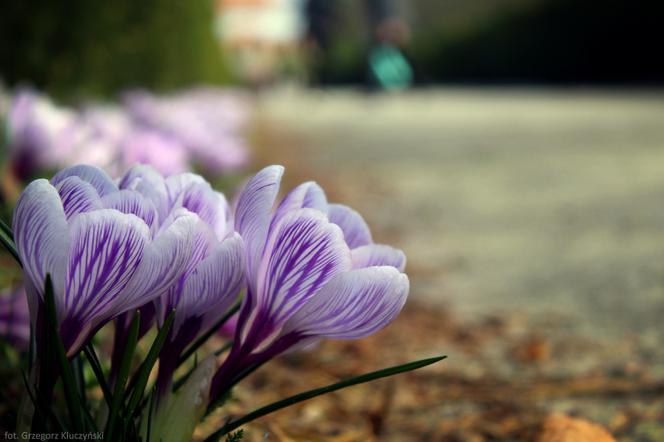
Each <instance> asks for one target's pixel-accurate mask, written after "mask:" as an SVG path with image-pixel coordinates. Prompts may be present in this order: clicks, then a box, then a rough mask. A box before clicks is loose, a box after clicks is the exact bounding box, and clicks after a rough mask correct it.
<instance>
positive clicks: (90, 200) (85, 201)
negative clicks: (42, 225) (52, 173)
mask: <svg viewBox="0 0 664 442" xmlns="http://www.w3.org/2000/svg"><path fill="white" fill-rule="evenodd" d="M57 189H58V193H59V194H60V199H61V200H62V206H63V207H64V210H65V215H66V216H67V219H70V218H71V217H72V216H74V215H76V214H78V213H81V212H89V211H91V210H97V209H101V208H102V203H101V199H100V198H99V194H98V193H97V189H95V188H94V187H92V184H90V183H88V182H87V181H83V180H82V179H80V178H79V177H77V176H70V177H67V178H65V179H63V180H62V181H60V182H59V183H58V185H57Z"/></svg>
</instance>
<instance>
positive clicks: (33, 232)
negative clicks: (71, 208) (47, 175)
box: [12, 179, 70, 314]
mask: <svg viewBox="0 0 664 442" xmlns="http://www.w3.org/2000/svg"><path fill="white" fill-rule="evenodd" d="M12 227H13V229H14V239H15V241H16V248H17V249H18V254H19V256H20V257H21V262H22V263H23V272H24V273H25V276H26V278H27V279H28V280H29V282H30V285H31V286H33V287H35V288H36V289H37V293H40V294H43V290H44V289H43V287H44V280H45V279H46V274H47V273H50V274H51V278H52V280H53V289H54V292H55V302H56V307H57V309H58V313H59V314H62V307H63V306H62V304H63V297H64V287H65V275H66V269H67V261H68V256H69V241H70V239H69V231H68V227H67V221H66V219H65V212H64V209H63V207H62V203H61V202H60V196H59V195H58V191H57V190H56V189H55V187H53V186H51V185H50V184H49V182H48V181H46V180H44V179H40V180H36V181H33V182H32V183H30V184H29V185H28V187H27V188H26V189H25V190H24V191H23V193H22V194H21V196H20V198H19V199H18V202H17V203H16V209H15V210H14V220H13V225H12ZM33 301H34V300H33Z"/></svg>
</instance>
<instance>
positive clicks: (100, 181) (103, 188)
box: [51, 164, 118, 196]
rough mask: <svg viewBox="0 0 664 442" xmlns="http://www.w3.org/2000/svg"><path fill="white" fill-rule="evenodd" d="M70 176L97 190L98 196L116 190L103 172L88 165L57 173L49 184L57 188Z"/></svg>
mask: <svg viewBox="0 0 664 442" xmlns="http://www.w3.org/2000/svg"><path fill="white" fill-rule="evenodd" d="M70 176H77V177H79V178H80V179H82V180H83V181H86V182H88V183H90V184H91V185H92V187H94V188H95V189H97V193H98V194H99V196H105V195H107V194H109V193H111V192H115V191H117V190H118V188H117V186H116V185H115V184H114V183H113V180H111V178H109V176H108V175H107V174H106V172H104V171H103V170H101V169H99V168H98V167H94V166H88V165H84V164H82V165H79V166H74V167H69V168H67V169H64V170H62V171H60V172H58V173H57V174H56V175H55V176H54V177H53V178H52V179H51V183H52V184H53V185H54V186H57V185H58V184H60V182H62V181H63V180H64V179H65V178H67V177H70Z"/></svg>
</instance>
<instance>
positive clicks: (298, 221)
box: [210, 166, 409, 400]
mask: <svg viewBox="0 0 664 442" xmlns="http://www.w3.org/2000/svg"><path fill="white" fill-rule="evenodd" d="M282 174H283V168H282V167H281V166H271V167H267V168H265V169H263V170H262V171H260V172H259V173H258V174H257V175H256V176H254V177H253V178H252V179H251V180H250V181H249V183H248V184H247V186H246V187H245V188H244V190H243V191H242V193H241V194H240V195H239V199H238V202H237V206H236V210H235V225H236V229H237V230H238V232H240V234H241V235H242V237H243V239H244V242H245V247H246V267H247V285H248V287H247V295H246V297H245V299H244V302H243V305H242V308H241V310H240V314H239V317H238V326H237V329H236V332H235V340H234V343H233V347H232V349H231V351H230V354H229V355H228V357H227V359H226V360H225V361H224V363H223V364H222V366H221V367H220V369H219V370H218V371H217V373H216V374H215V376H214V378H213V381H212V386H211V392H210V396H211V397H212V398H213V400H215V399H219V398H220V397H222V396H223V395H224V394H225V393H226V392H227V391H228V390H229V389H230V388H231V387H232V386H233V385H234V384H235V383H237V382H238V381H239V380H241V379H242V377H244V376H245V375H246V374H247V373H249V372H251V371H252V369H253V368H255V367H257V366H260V365H261V364H263V363H264V362H266V361H267V360H269V359H270V358H272V357H274V356H276V355H278V354H281V353H283V352H285V351H287V350H292V349H296V348H302V347H304V346H307V345H310V344H312V343H314V342H316V341H318V340H320V339H323V338H334V339H357V338H362V337H365V336H368V335H370V334H372V333H374V332H376V331H378V330H380V329H382V328H383V327H385V326H386V325H387V324H388V323H389V322H391V321H392V320H393V319H394V318H395V317H396V316H397V315H398V313H399V312H400V311H401V309H402V307H403V305H404V303H405V301H406V298H407V295H408V290H409V282H408V277H407V276H406V275H405V274H404V273H403V270H404V267H405V263H406V259H405V255H404V254H403V252H401V251H400V250H397V249H394V248H392V247H389V246H386V245H377V244H373V242H372V239H371V234H370V231H369V229H368V227H367V225H366V223H365V222H364V220H363V219H362V217H361V216H360V215H359V214H358V213H357V212H355V211H354V210H352V209H350V208H348V207H346V206H343V205H338V204H328V202H327V200H326V197H325V193H324V192H323V190H322V189H321V188H320V187H319V186H318V185H317V184H316V183H313V182H308V183H304V184H301V185H300V186H298V187H296V188H295V189H293V190H292V191H291V192H290V193H289V194H288V195H287V196H286V197H285V198H284V199H283V200H282V201H281V203H280V204H279V206H278V207H277V208H276V210H274V211H273V205H274V203H275V200H276V196H277V192H278V190H279V183H280V180H281V176H282Z"/></svg>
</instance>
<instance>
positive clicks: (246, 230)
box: [235, 166, 284, 283]
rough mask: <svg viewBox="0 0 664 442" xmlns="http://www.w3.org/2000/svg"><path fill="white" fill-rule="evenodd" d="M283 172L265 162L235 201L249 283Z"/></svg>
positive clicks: (266, 230)
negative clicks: (264, 166) (263, 167)
mask: <svg viewBox="0 0 664 442" xmlns="http://www.w3.org/2000/svg"><path fill="white" fill-rule="evenodd" d="M283 173H284V168H283V167H282V166H269V167H266V168H265V169H263V170H261V171H260V172H258V173H257V174H256V175H255V176H254V177H253V178H252V179H251V180H249V182H248V183H247V185H246V186H245V188H244V189H243V190H242V192H241V193H240V196H239V199H238V202H237V206H236V209H235V228H236V230H237V231H238V232H240V235H241V236H242V238H243V239H244V244H245V250H246V256H247V276H248V277H249V281H250V283H253V281H255V280H256V278H255V276H256V272H257V269H258V264H259V262H260V260H261V255H262V253H263V249H264V248H265V242H266V240H267V233H268V228H269V225H270V220H271V218H272V207H273V206H274V201H275V199H276V198H277V192H279V183H280V182H281V176H282V175H283Z"/></svg>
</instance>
